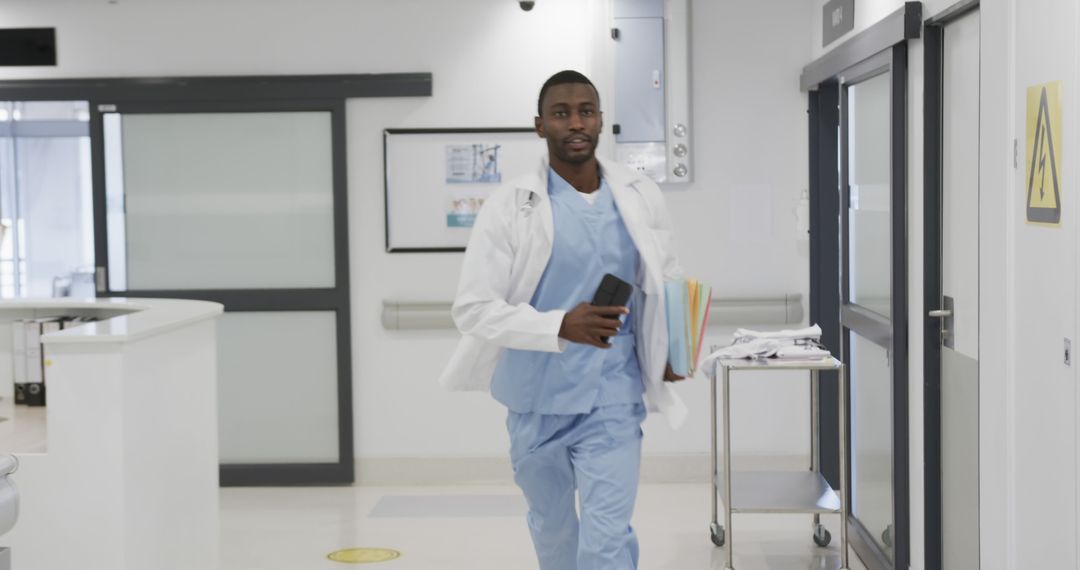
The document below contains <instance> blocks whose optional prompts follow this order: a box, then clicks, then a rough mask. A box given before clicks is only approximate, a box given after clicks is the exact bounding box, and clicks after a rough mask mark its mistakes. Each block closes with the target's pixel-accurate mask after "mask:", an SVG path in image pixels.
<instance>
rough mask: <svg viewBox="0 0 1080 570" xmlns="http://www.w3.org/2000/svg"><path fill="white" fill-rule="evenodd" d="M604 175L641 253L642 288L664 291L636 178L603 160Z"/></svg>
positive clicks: (652, 291) (649, 291)
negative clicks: (624, 173)
mask: <svg viewBox="0 0 1080 570" xmlns="http://www.w3.org/2000/svg"><path fill="white" fill-rule="evenodd" d="M600 166H601V168H602V169H603V173H604V178H605V179H606V180H607V183H608V186H609V187H611V195H612V197H613V198H614V199H615V206H616V207H618V208H619V214H620V215H622V219H623V223H624V224H626V231H627V232H628V233H629V234H630V239H631V240H633V242H634V246H636V247H637V250H638V253H639V254H641V264H642V266H643V267H644V268H645V280H646V281H645V283H643V284H642V285H643V288H644V290H645V292H646V293H648V294H655V293H658V292H659V291H662V290H663V277H662V276H661V274H660V260H658V259H657V257H656V251H655V250H654V249H653V241H652V239H651V236H650V235H649V225H648V220H647V219H645V218H644V214H645V212H642V210H641V207H640V204H641V202H642V200H643V198H642V197H641V196H639V195H638V190H637V188H635V187H634V179H627V178H625V177H623V176H620V173H618V171H616V170H615V169H612V168H608V167H607V165H606V161H601V162H600Z"/></svg>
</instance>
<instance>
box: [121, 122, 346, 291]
mask: <svg viewBox="0 0 1080 570" xmlns="http://www.w3.org/2000/svg"><path fill="white" fill-rule="evenodd" d="M121 121H122V125H121V129H120V132H121V133H122V143H121V144H122V148H123V152H122V169H123V191H124V194H123V196H124V202H125V203H124V208H123V210H124V211H125V212H126V244H127V271H126V277H127V280H126V284H127V289H128V290H154V289H266V288H307V287H313V288H318V287H333V286H334V241H333V237H334V236H333V231H334V224H333V177H332V160H331V121H330V113H329V112H275V113H177V114H152V115H138V114H135V115H123V116H122V117H121ZM121 281H122V280H121ZM114 289H115V287H114Z"/></svg>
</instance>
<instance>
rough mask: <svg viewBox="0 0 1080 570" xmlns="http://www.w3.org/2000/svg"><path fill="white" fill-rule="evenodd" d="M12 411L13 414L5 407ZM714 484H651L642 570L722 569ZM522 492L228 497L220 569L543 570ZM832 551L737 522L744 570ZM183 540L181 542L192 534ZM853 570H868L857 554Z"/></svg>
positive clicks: (235, 491) (21, 424)
mask: <svg viewBox="0 0 1080 570" xmlns="http://www.w3.org/2000/svg"><path fill="white" fill-rule="evenodd" d="M5 404H6V405H5ZM44 410H45V409H44V408H27V407H25V406H12V405H10V403H6V402H0V418H4V420H5V421H0V449H6V450H12V451H17V452H21V453H40V452H44V451H45V431H46V426H45V414H44ZM708 500H709V487H708V485H707V484H679V485H642V487H641V489H640V492H639V495H638V506H637V510H636V514H635V517H634V526H635V528H636V529H637V532H638V537H639V539H640V542H641V560H640V568H641V570H716V569H723V568H724V562H725V556H726V553H725V550H724V549H722V548H715V547H714V546H713V545H712V543H711V542H710V540H709V532H708V528H709V511H710V506H709V502H708ZM525 510H526V508H525V502H524V500H523V499H522V498H521V495H520V493H519V491H518V489H517V488H516V487H513V486H512V485H505V486H476V485H463V486H454V487H322V488H226V489H222V490H221V565H220V567H219V568H220V570H307V569H312V570H318V569H331V568H349V567H354V565H351V564H343V563H339V562H333V561H330V560H328V559H327V554H329V553H330V552H333V551H335V550H339V549H344V548H354V547H378V548H390V549H393V550H397V551H400V552H401V554H402V556H401V557H400V558H398V559H396V560H392V561H389V562H384V563H379V564H365V565H363V567H364V568H371V569H372V570H376V569H379V568H386V569H387V570H519V569H521V570H525V569H530V568H536V562H535V558H534V555H533V551H532V543H531V542H530V540H529V534H528V530H527V529H526V526H525ZM823 522H824V523H825V524H826V526H827V527H828V528H829V530H830V531H831V532H832V534H833V542H832V544H830V545H829V547H828V548H818V547H817V546H815V545H814V544H813V542H812V541H811V538H810V532H811V531H810V517H809V516H808V515H736V518H735V521H734V529H731V530H730V531H729V532H731V531H733V535H732V534H729V536H733V538H734V540H735V569H736V570H835V569H836V568H839V561H840V554H839V553H840V551H839V548H838V544H839V542H840V536H839V529H838V523H839V517H837V516H831V517H823ZM177 537H178V539H179V540H183V529H178V532H177ZM850 570H865V569H864V566H863V565H862V564H860V563H859V560H858V558H856V556H855V555H854V553H853V552H852V553H851V555H850Z"/></svg>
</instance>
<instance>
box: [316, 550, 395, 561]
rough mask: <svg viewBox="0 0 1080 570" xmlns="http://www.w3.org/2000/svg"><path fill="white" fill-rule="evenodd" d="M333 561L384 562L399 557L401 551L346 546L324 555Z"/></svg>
mask: <svg viewBox="0 0 1080 570" xmlns="http://www.w3.org/2000/svg"><path fill="white" fill-rule="evenodd" d="M326 557H327V558H329V559H330V560H333V561H334V562H346V563H349V564H367V563H369V562H386V561H387V560H393V559H395V558H400V557H401V553H400V552H398V551H396V550H390V549H389V548H346V549H345V550H338V551H337V552H331V553H330V554H327V555H326Z"/></svg>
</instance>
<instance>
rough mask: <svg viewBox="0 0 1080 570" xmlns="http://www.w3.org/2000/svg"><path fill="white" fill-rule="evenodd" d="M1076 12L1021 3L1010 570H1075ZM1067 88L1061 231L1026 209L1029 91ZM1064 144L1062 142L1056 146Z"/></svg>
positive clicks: (1061, 3)
mask: <svg viewBox="0 0 1080 570" xmlns="http://www.w3.org/2000/svg"><path fill="white" fill-rule="evenodd" d="M1078 16H1080V14H1078V11H1077V4H1076V2H1075V1H1073V0H1024V1H1023V2H1016V12H1015V17H1014V18H1013V25H1014V26H1015V33H1016V43H1015V45H1014V51H1013V55H1014V57H1015V70H1014V74H1015V75H1014V81H1013V84H1012V85H1011V92H1012V95H1013V97H1014V99H1013V101H1012V108H1013V110H1014V114H1013V116H1012V117H1011V119H1012V126H1013V136H1014V137H1016V138H1017V139H1019V143H1020V144H1019V146H1020V149H1021V152H1020V155H1021V156H1020V160H1019V167H1018V168H1016V169H1015V170H1014V172H1013V173H1012V176H1011V182H1012V192H1011V193H1010V194H1009V206H1010V210H1009V215H1008V224H1009V226H1010V227H1011V228H1012V233H1011V235H1010V236H1009V237H1010V239H1009V241H1008V242H1007V244H1006V247H1007V249H1006V255H1007V256H1008V258H1009V261H1008V263H1009V264H1010V266H1011V267H1012V268H1013V270H1012V271H1011V272H1010V273H1011V276H1012V281H1011V283H1010V286H1011V290H1012V293H1011V294H1010V296H1009V300H1010V310H1009V311H1008V313H1007V318H1008V319H1009V323H1011V325H1010V326H1009V327H1008V328H1009V329H1010V330H1011V331H1013V334H1014V336H1013V337H1012V338H1010V342H1009V346H1010V348H1011V349H1012V350H1013V351H1014V358H1013V359H1012V360H1011V361H1010V363H1009V365H1008V372H1009V377H1008V379H1007V383H1006V393H1007V394H1008V402H1009V408H1010V409H1009V411H1008V413H1007V416H1006V417H1007V418H1008V419H1007V420H1006V429H1007V430H1008V433H1007V435H1006V449H1007V450H1008V451H1007V453H1008V454H1009V455H1010V462H1009V464H1008V467H1007V469H1008V471H1007V477H1008V479H1007V487H1006V495H1005V497H1006V509H1007V512H1008V517H1009V527H1008V528H1009V531H1010V532H1009V534H1010V536H1012V537H1013V544H1012V548H1011V549H1010V551H1008V552H1007V560H1008V562H1009V568H1031V567H1046V568H1051V567H1052V568H1076V567H1077V551H1076V549H1077V541H1078V538H1077V502H1076V500H1077V465H1076V460H1077V434H1076V428H1077V425H1076V420H1077V418H1076V412H1077V401H1076V379H1077V375H1076V369H1075V366H1076V364H1074V365H1073V367H1069V366H1066V365H1065V364H1064V362H1063V348H1062V345H1063V338H1072V339H1074V341H1075V339H1076V338H1077V336H1076V334H1077V314H1076V310H1077V300H1076V293H1077V290H1076V268H1077V257H1076V256H1077V249H1078V248H1077V243H1076V238H1077V218H1076V216H1077V214H1078V213H1080V208H1077V202H1076V200H1075V196H1076V195H1077V194H1076V189H1077V188H1078V186H1077V185H1076V183H1075V180H1076V178H1075V176H1073V175H1071V174H1070V173H1071V172H1074V170H1072V167H1071V165H1075V164H1078V162H1077V159H1078V158H1080V152H1078V151H1077V146H1076V143H1077V142H1078V141H1080V138H1078V137H1077V136H1076V135H1077V128H1078V127H1080V121H1077V120H1076V117H1077V115H1076V112H1075V110H1076V109H1077V108H1078V107H1077V102H1078V101H1080V99H1078V97H1077V85H1080V83H1078V82H1077V76H1078V69H1077V46H1076V37H1075V34H1076V28H1077V23H1078V19H1077V18H1078ZM1051 81H1062V93H1061V95H1062V97H1061V106H1062V117H1063V122H1062V131H1063V132H1061V133H1058V134H1056V135H1055V138H1056V139H1057V140H1055V141H1054V142H1055V144H1060V145H1062V149H1063V151H1062V154H1061V158H1062V163H1061V164H1059V165H1058V168H1059V176H1061V177H1062V179H1061V180H1062V182H1063V186H1062V188H1061V191H1062V212H1061V226H1060V227H1057V228H1048V227H1045V226H1039V225H1033V224H1028V223H1026V221H1025V217H1026V203H1027V187H1028V184H1027V183H1028V179H1027V170H1028V168H1027V163H1028V162H1029V161H1030V160H1031V158H1030V157H1029V156H1026V154H1027V153H1026V152H1025V148H1026V138H1027V134H1026V123H1027V116H1026V115H1027V113H1026V110H1027V89H1028V88H1029V87H1031V86H1035V85H1039V84H1043V83H1047V82H1051ZM1058 140H1060V141H1061V142H1060V143H1059V142H1058Z"/></svg>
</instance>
